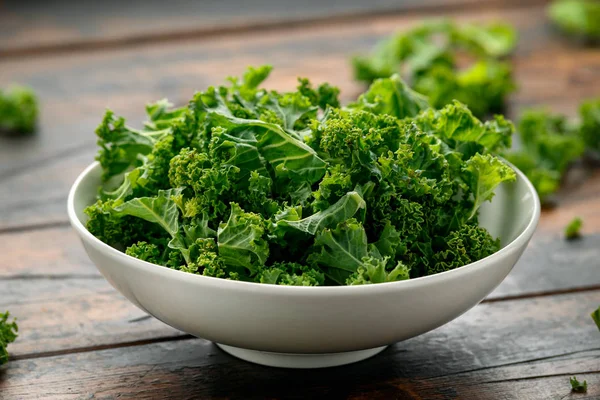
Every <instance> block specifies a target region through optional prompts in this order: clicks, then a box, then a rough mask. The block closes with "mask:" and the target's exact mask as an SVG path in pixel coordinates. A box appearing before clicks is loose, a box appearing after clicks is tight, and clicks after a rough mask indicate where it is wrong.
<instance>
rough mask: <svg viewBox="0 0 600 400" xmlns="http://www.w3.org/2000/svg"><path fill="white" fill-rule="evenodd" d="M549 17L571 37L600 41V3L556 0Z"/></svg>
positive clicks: (591, 0) (550, 7) (579, 0)
mask: <svg viewBox="0 0 600 400" xmlns="http://www.w3.org/2000/svg"><path fill="white" fill-rule="evenodd" d="M548 16H549V17H550V19H551V20H552V22H554V23H555V24H556V25H557V26H558V27H559V28H560V29H562V30H563V31H564V32H566V33H568V34H571V35H578V36H583V37H585V38H589V39H595V40H597V39H600V3H598V2H597V1H594V0H555V1H553V2H552V4H550V6H549V7H548Z"/></svg>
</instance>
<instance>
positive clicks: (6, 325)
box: [0, 311, 19, 366]
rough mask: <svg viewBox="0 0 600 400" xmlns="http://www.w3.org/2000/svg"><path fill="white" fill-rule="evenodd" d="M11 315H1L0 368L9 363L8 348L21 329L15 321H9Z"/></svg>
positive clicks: (6, 313) (7, 313)
mask: <svg viewBox="0 0 600 400" xmlns="http://www.w3.org/2000/svg"><path fill="white" fill-rule="evenodd" d="M9 317H10V313H9V312H8V311H7V312H5V313H4V314H3V313H0V366H1V365H2V364H5V363H7V362H8V351H7V350H6V347H7V346H8V344H9V343H12V342H14V341H15V339H16V338H17V332H18V331H19V327H18V326H17V322H16V320H15V319H13V320H12V321H10V322H9V321H8V318H9Z"/></svg>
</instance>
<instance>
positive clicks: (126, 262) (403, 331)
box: [68, 163, 540, 368]
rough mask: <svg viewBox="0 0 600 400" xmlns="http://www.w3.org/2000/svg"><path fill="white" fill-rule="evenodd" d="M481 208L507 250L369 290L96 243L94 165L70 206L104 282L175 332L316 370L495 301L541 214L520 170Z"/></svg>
mask: <svg viewBox="0 0 600 400" xmlns="http://www.w3.org/2000/svg"><path fill="white" fill-rule="evenodd" d="M516 172H517V180H516V182H512V183H504V184H502V185H501V186H500V187H499V188H498V189H497V191H496V196H495V197H494V198H493V201H492V202H486V203H485V204H484V205H483V206H482V207H481V214H480V224H481V225H482V226H484V227H486V228H487V229H488V230H489V231H490V233H491V234H492V235H493V236H495V237H500V239H501V243H502V249H501V250H499V251H498V252H496V253H495V254H493V255H491V256H489V257H487V258H484V259H482V260H479V261H477V262H474V263H472V264H468V265H465V266H463V267H461V268H457V269H455V270H452V271H447V272H443V273H440V274H436V275H431V276H425V277H421V278H416V279H410V280H407V281H400V282H391V283H382V284H376V285H364V286H341V287H294V286H276V285H265V284H257V283H248V282H238V281H229V280H224V279H218V278H211V277H206V276H201V275H193V274H189V273H185V272H181V271H176V270H172V269H169V268H165V267H162V266H159V265H155V264H151V263H148V262H145V261H141V260H138V259H136V258H133V257H130V256H128V255H126V254H125V253H122V252H120V251H118V250H116V249H114V248H112V247H110V246H108V245H106V244H105V243H103V242H101V241H100V240H98V239H96V238H95V237H94V236H93V235H92V234H91V233H89V232H88V231H87V229H86V228H85V223H86V215H85V214H84V213H83V210H84V208H85V207H86V206H88V205H90V204H93V203H94V201H95V196H96V193H97V188H98V186H99V185H100V175H101V168H100V165H99V164H98V163H94V164H92V165H90V166H89V167H88V168H87V169H86V170H85V171H83V173H82V174H81V175H80V176H79V177H78V178H77V180H76V182H75V183H74V184H73V187H72V188H71V192H70V193H69V199H68V212H69V218H70V220H71V224H72V225H73V228H74V229H75V231H76V232H77V234H78V235H79V237H80V238H81V240H82V242H83V245H84V247H85V249H86V251H87V253H88V255H89V257H90V259H91V260H92V261H93V262H94V264H95V265H96V267H97V268H98V269H99V270H100V272H101V273H102V275H104V277H105V278H106V279H107V280H108V281H109V282H110V284H111V285H112V286H114V287H115V288H116V289H117V290H118V291H119V292H121V293H122V294H123V295H124V296H125V297H127V298H128V299H129V300H130V301H131V302H132V303H133V304H135V305H136V306H138V307H139V308H141V309H142V310H144V311H146V312H147V313H148V314H151V315H152V316H154V317H156V318H158V319H159V320H161V321H163V322H164V323H166V324H168V325H171V326H172V327H174V328H177V329H179V330H182V331H184V332H187V333H189V334H192V335H194V336H197V337H201V338H205V339H208V340H211V341H213V342H215V343H216V344H217V345H218V346H219V347H221V348H222V349H223V350H225V351H226V352H228V353H230V354H232V355H234V356H236V357H239V358H241V359H244V360H247V361H251V362H255V363H259V364H264V365H270V366H276V367H291V368H316V367H329V366H336V365H342V364H348V363H351V362H355V361H359V360H362V359H365V358H367V357H370V356H373V355H375V354H377V353H379V352H380V351H382V350H383V349H384V348H385V347H386V346H387V345H389V344H392V343H395V342H398V341H402V340H406V339H408V338H411V337H413V336H417V335H420V334H422V333H425V332H428V331H430V330H432V329H435V328H437V327H439V326H442V325H444V324H445V323H447V322H449V321H451V320H453V319H455V318H456V317H458V316H460V315H461V314H463V313H464V312H466V311H467V310H469V309H470V308H472V307H474V306H475V305H476V304H478V303H479V302H480V301H481V300H482V299H483V298H485V296H486V295H488V294H489V293H490V292H491V291H492V290H493V289H494V288H495V287H496V286H498V285H499V284H500V282H502V280H503V279H504V278H505V277H506V275H508V273H509V272H510V270H511V269H512V268H513V266H514V265H515V263H516V262H517V260H518V259H519V257H520V256H521V254H522V253H523V251H524V250H525V248H526V247H527V243H528V242H529V240H530V239H531V236H532V235H533V232H534V230H535V228H536V226H537V223H538V220H539V215H540V202H539V199H538V197H537V194H536V192H535V189H534V188H533V186H532V185H531V183H530V182H529V181H528V180H527V178H526V177H525V176H524V175H523V173H521V172H520V171H518V170H517V171H516Z"/></svg>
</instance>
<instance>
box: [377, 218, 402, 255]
mask: <svg viewBox="0 0 600 400" xmlns="http://www.w3.org/2000/svg"><path fill="white" fill-rule="evenodd" d="M400 241H401V239H400V233H399V232H398V231H397V230H396V228H395V227H394V226H393V225H392V224H391V223H390V221H386V224H385V226H384V227H383V231H382V232H381V235H380V236H379V240H377V241H376V242H375V247H376V248H377V250H379V253H380V254H381V255H382V256H388V257H392V258H393V257H394V256H395V255H396V249H397V248H398V245H399V244H400Z"/></svg>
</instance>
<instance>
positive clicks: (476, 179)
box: [463, 154, 517, 219]
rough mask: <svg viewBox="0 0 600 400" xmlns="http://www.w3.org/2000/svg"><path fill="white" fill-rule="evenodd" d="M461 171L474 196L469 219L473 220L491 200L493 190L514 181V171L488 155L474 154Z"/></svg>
mask: <svg viewBox="0 0 600 400" xmlns="http://www.w3.org/2000/svg"><path fill="white" fill-rule="evenodd" d="M463 171H464V172H465V174H466V177H465V181H466V182H467V184H468V185H469V188H470V189H471V193H472V194H473V196H474V199H473V209H472V210H471V214H470V215H469V219H470V218H473V217H474V216H475V214H476V213H477V210H478V209H479V207H480V206H481V204H482V203H483V202H484V201H488V200H490V201H491V200H492V197H494V189H496V187H497V186H498V185H499V184H501V183H502V182H510V181H514V180H516V178H517V176H516V174H515V171H513V170H512V168H510V167H509V166H508V165H506V164H505V163H503V162H502V161H500V159H499V158H497V157H494V156H492V155H490V154H486V155H483V156H482V155H481V154H475V155H474V156H473V157H471V158H470V159H469V160H467V162H466V163H465V167H464V169H463Z"/></svg>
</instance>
